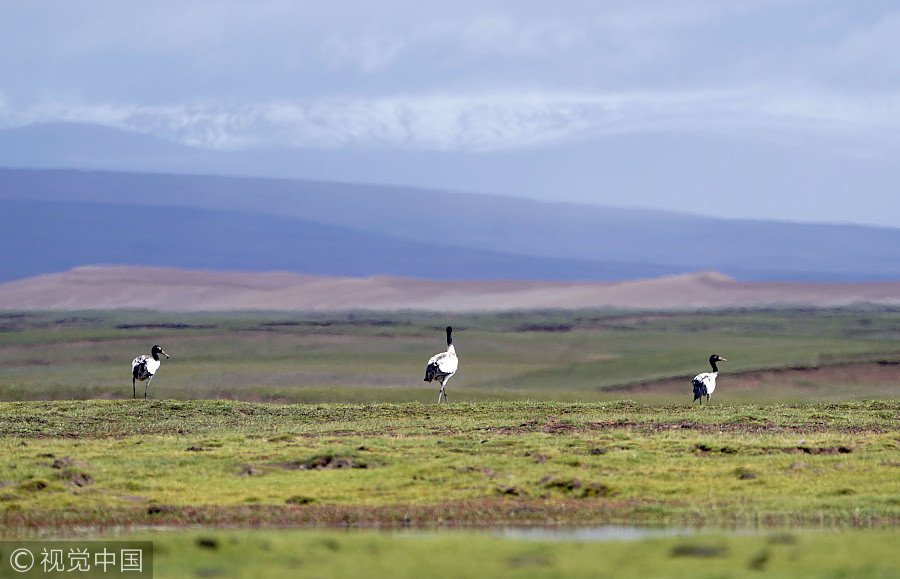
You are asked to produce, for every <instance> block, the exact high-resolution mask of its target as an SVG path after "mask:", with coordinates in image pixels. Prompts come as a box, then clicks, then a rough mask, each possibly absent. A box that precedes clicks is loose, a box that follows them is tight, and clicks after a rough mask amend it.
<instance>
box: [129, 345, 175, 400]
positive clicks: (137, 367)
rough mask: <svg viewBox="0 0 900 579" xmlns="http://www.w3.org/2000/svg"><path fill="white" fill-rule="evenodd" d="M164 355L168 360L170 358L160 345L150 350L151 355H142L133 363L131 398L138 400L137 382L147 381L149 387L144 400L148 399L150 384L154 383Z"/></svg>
mask: <svg viewBox="0 0 900 579" xmlns="http://www.w3.org/2000/svg"><path fill="white" fill-rule="evenodd" d="M160 354H162V355H163V356H165V357H166V358H168V357H169V355H168V354H166V353H165V352H163V349H162V348H160V347H159V346H158V345H157V346H153V348H151V349H150V355H149V356H148V355H147V354H142V355H140V356H138V357H137V358H135V359H134V360H132V361H131V397H132V398H137V390H136V387H135V381H136V380H140V381H142V382H143V381H144V380H146V381H147V386H146V387H145V388H144V399H145V400H146V399H147V391H148V390H150V382H152V381H153V375H154V374H156V371H157V370H159V365H160V364H161V361H160V359H159V355H160Z"/></svg>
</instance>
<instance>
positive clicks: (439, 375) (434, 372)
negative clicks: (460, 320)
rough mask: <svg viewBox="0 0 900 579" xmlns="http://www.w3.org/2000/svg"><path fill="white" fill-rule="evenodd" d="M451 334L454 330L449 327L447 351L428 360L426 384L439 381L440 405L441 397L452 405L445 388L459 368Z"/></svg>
mask: <svg viewBox="0 0 900 579" xmlns="http://www.w3.org/2000/svg"><path fill="white" fill-rule="evenodd" d="M451 332H453V328H451V327H450V326H447V351H446V352H441V353H440V354H435V355H434V356H432V357H431V359H430V360H428V366H426V368H425V381H426V382H431V381H432V380H437V381H438V382H440V383H441V391H440V392H438V404H440V403H441V397H443V398H444V399H445V400H446V401H447V404H450V399H449V398H448V397H447V392H446V391H445V390H444V386H445V385H446V384H447V382H448V381H449V380H450V378H451V377H453V375H454V374H456V369H457V368H458V367H459V358H457V357H456V348H454V347H453V337H452V336H451V335H450V334H451Z"/></svg>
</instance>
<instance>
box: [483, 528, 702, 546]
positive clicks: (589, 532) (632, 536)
mask: <svg viewBox="0 0 900 579" xmlns="http://www.w3.org/2000/svg"><path fill="white" fill-rule="evenodd" d="M697 532H698V531H697V530H696V529H688V528H680V529H671V528H653V527H626V526H617V525H607V526H603V527H588V528H577V529H569V528H546V527H544V528H536V527H530V528H506V529H500V530H498V531H496V533H495V534H496V535H497V536H499V537H503V538H505V539H524V540H532V541H584V542H599V541H637V540H640V539H647V538H650V537H677V536H681V535H694V534H696V533H697Z"/></svg>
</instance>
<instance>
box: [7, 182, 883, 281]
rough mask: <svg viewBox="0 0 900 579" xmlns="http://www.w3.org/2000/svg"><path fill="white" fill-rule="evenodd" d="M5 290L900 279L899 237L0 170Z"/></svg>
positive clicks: (414, 194)
mask: <svg viewBox="0 0 900 579" xmlns="http://www.w3.org/2000/svg"><path fill="white" fill-rule="evenodd" d="M0 244H2V247H3V248H4V259H3V262H2V264H0V282H2V281H10V280H15V279H21V278H25V277H30V276H35V275H41V274H45V273H52V272H59V271H65V270H68V269H71V268H73V267H77V266H81V265H91V264H113V265H146V266H159V267H175V268H190V269H216V270H239V271H257V272H259V271H270V270H285V271H294V272H298V273H304V274H316V275H332V276H373V275H391V276H397V277H408V278H426V279H472V280H499V279H517V280H543V281H623V280H630V279H637V278H652V277H659V276H663V275H673V274H680V273H688V272H694V271H703V270H716V271H720V272H722V273H723V274H725V275H727V276H730V277H732V278H735V279H737V280H740V281H801V282H810V281H828V282H868V281H891V280H897V279H900V262H898V260H897V259H896V256H897V255H898V254H900V229H890V228H877V227H864V226H851V225H813V224H802V223H791V222H766V221H741V220H721V219H711V218H704V217H699V216H695V215H688V214H680V213H671V212H662V211H647V210H630V209H621V208H607V207H599V206H592V205H577V204H568V203H548V202H537V201H528V200H522V199H515V198H509V197H501V196H490V195H476V194H465V193H454V192H444V191H433V190H422V189H413V188H404V187H389V186H375V185H357V184H349V183H333V182H315V181H300V180H283V179H263V178H248V177H216V176H200V175H181V174H178V175H176V174H155V173H120V172H106V171H81V170H68V169H0Z"/></svg>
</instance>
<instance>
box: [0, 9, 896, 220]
mask: <svg viewBox="0 0 900 579" xmlns="http://www.w3.org/2000/svg"><path fill="white" fill-rule="evenodd" d="M0 15H2V18H0V129H3V128H13V127H21V126H25V125H29V124H33V123H44V122H54V121H77V122H88V123H97V124H101V125H106V126H111V127H115V128H120V129H126V130H130V131H136V132H141V133H145V134H150V135H154V136H157V137H162V138H165V139H167V140H170V141H174V142H178V143H182V144H186V145H191V146H194V147H200V148H208V149H216V150H225V151H232V152H239V153H240V152H248V153H250V152H253V151H271V150H279V149H289V150H291V151H294V152H295V153H305V154H308V155H309V158H319V157H321V156H323V155H324V156H326V157H327V158H329V159H332V165H328V164H327V163H325V164H322V165H321V166H316V165H302V164H301V165H298V167H300V168H297V169H296V171H299V172H300V173H303V171H306V172H307V173H308V174H295V175H293V176H297V177H310V178H333V179H341V180H349V181H370V182H384V183H399V184H412V185H419V186H428V187H432V188H440V189H455V190H466V191H471V192H490V193H499V194H504V195H522V196H527V197H532V198H541V199H555V200H567V201H577V202H592V203H599V204H609V205H618V206H638V207H655V208H664V209H678V210H683V211H689V212H695V213H704V214H709V215H717V216H724V217H749V218H778V219H792V220H802V221H836V222H848V221H849V222H859V223H871V224H878V225H888V226H892V227H900V169H898V167H897V165H898V162H897V161H898V160H900V4H898V3H896V2H892V1H877V0H847V1H836V0H643V1H640V2H636V1H634V0H621V1H620V0H585V1H569V0H557V1H555V2H549V1H531V0H510V1H496V0H454V2H437V1H433V0H409V1H406V0H387V1H384V0H382V1H375V0H331V1H328V2H321V1H288V0H255V1H253V2H248V1H245V0H240V1H230V0H210V1H208V2H200V1H193V0H177V1H169V0H154V1H152V2H128V1H123V0H108V1H90V0H82V1H78V2H72V1H69V0H46V1H42V0H36V1H33V2H21V1H18V0H12V1H0ZM317 156H319V157H317ZM322 158H325V157H322ZM342 158H343V159H346V162H345V163H342V162H341V161H340V159H342ZM342 165H343V167H344V171H345V172H344V173H342V172H341V167H342ZM265 172H266V171H265V169H264V168H260V169H259V170H258V171H257V173H259V174H264V173H265ZM275 173H277V171H275Z"/></svg>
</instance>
